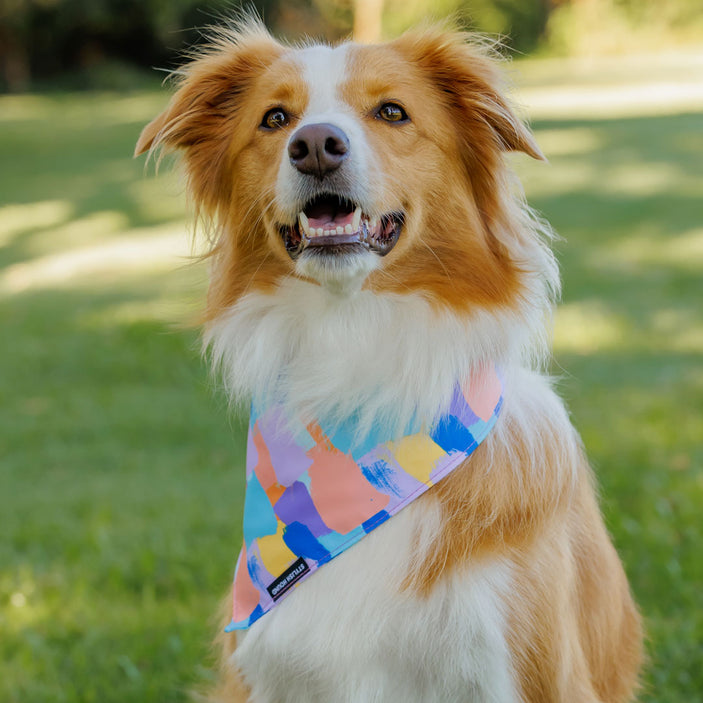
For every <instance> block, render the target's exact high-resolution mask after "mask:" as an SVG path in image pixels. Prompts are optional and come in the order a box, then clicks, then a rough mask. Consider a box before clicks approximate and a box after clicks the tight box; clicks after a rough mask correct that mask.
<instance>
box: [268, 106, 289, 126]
mask: <svg viewBox="0 0 703 703" xmlns="http://www.w3.org/2000/svg"><path fill="white" fill-rule="evenodd" d="M289 122H290V118H289V117H288V115H287V113H286V111H285V110H284V109H283V108H281V107H274V108H273V109H271V110H269V111H268V112H267V113H266V114H265V115H264V119H263V120H261V126H262V127H263V128H264V129H280V128H281V127H285V126H286V125H287V124H288V123H289Z"/></svg>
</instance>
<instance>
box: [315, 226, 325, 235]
mask: <svg viewBox="0 0 703 703" xmlns="http://www.w3.org/2000/svg"><path fill="white" fill-rule="evenodd" d="M324 233H325V230H324V229H323V228H322V227H318V228H317V229H316V230H315V234H316V235H317V236H318V237H321V236H322V235H323V234H324Z"/></svg>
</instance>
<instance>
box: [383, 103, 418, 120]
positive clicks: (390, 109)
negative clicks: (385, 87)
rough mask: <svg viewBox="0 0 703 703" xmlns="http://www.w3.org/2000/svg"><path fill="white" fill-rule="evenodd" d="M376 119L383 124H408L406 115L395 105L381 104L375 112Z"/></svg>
mask: <svg viewBox="0 0 703 703" xmlns="http://www.w3.org/2000/svg"><path fill="white" fill-rule="evenodd" d="M376 117H378V118H379V119H381V120H384V121H385V122H408V121H409V119H410V118H409V117H408V113H407V112H405V110H403V108H402V107H401V106H400V105H396V104H395V103H383V105H381V107H379V108H378V110H377V111H376Z"/></svg>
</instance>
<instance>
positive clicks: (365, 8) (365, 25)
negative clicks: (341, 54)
mask: <svg viewBox="0 0 703 703" xmlns="http://www.w3.org/2000/svg"><path fill="white" fill-rule="evenodd" d="M382 17H383V0H354V39H355V40H356V41H359V42H364V43H366V44H369V43H371V42H377V41H379V40H380V38H381V18H382Z"/></svg>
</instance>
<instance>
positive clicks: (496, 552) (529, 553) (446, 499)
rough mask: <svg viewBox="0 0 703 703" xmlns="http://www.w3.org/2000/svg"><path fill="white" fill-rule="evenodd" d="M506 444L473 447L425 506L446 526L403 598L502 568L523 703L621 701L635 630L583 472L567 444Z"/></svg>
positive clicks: (635, 665) (636, 653)
mask: <svg viewBox="0 0 703 703" xmlns="http://www.w3.org/2000/svg"><path fill="white" fill-rule="evenodd" d="M510 434H511V436H510V437H509V439H508V441H509V442H510V451H508V450H506V445H505V444H502V445H498V446H496V447H491V446H490V444H489V443H485V444H483V445H481V446H480V447H479V448H478V449H477V450H476V451H475V452H474V454H473V455H472V456H471V458H470V459H469V460H468V461H467V463H466V465H465V466H464V467H462V468H460V469H458V470H456V471H454V472H453V473H452V474H450V475H449V476H448V477H447V478H446V479H444V480H443V481H442V482H441V483H439V484H438V485H437V486H436V488H435V489H434V490H433V491H432V492H430V493H428V494H427V495H426V496H424V497H423V500H425V501H428V502H429V501H438V502H439V503H440V505H441V507H442V512H443V525H442V530H441V531H440V534H439V536H438V538H437V540H436V543H435V545H433V547H434V548H433V552H432V554H431V558H430V559H427V558H425V559H424V561H423V562H422V565H421V567H420V568H419V569H418V570H417V571H416V572H415V573H414V574H413V576H412V577H411V578H410V579H409V581H408V582H407V583H406V587H407V588H411V589H416V590H417V591H418V592H419V593H421V594H427V593H429V592H430V591H431V589H432V588H433V587H434V586H435V585H436V584H437V583H438V582H439V581H440V580H442V579H443V578H445V577H446V576H447V575H448V574H451V573H453V572H455V571H456V570H457V569H461V568H462V567H463V566H464V565H466V564H469V563H470V564H472V565H478V564H480V562H481V560H489V561H490V560H495V559H496V558H501V557H503V558H505V559H506V560H507V561H509V563H511V564H513V565H515V567H516V568H515V573H514V578H515V584H516V586H515V591H514V592H511V594H510V599H509V601H508V602H507V607H508V619H509V622H510V635H509V643H510V648H511V650H512V652H513V657H514V659H515V661H516V662H517V671H518V674H519V675H518V680H519V681H520V682H521V687H522V693H523V696H524V703H558V702H559V703H566V702H567V701H579V703H580V702H582V701H583V702H584V703H586V702H590V703H596V702H597V701H602V702H605V703H621V702H625V701H629V700H630V699H631V697H632V693H633V690H634V689H635V688H636V684H637V672H638V670H639V667H640V664H641V639H642V633H641V626H640V620H639V616H638V614H637V611H636V609H635V606H634V604H633V602H632V598H631V596H630V592H629V587H628V584H627V580H626V578H625V574H624V572H623V570H622V566H621V565H620V561H619V559H618V557H617V554H616V553H615V550H614V549H613V547H612V545H611V543H610V540H609V538H608V535H607V533H606V531H605V529H604V527H603V524H602V520H601V517H600V513H599V510H598V506H597V503H596V500H595V497H594V490H593V486H592V475H591V471H590V468H589V467H588V464H587V462H586V460H585V458H584V457H583V455H582V453H581V450H580V447H579V446H578V445H577V444H576V438H575V436H574V435H570V436H568V437H559V436H556V435H555V434H554V432H553V431H551V430H550V428H549V427H548V426H547V427H545V432H544V436H543V437H542V438H541V439H540V442H539V448H540V450H541V452H540V453H539V454H538V455H537V456H536V457H535V456H534V455H533V453H532V451H531V447H530V448H528V446H527V444H528V443H527V441H526V438H525V437H521V436H520V430H519V429H516V430H513V431H512V432H511V433H510ZM533 442H534V440H533V441H532V442H531V443H530V444H531V445H533ZM565 443H568V444H567V446H563V445H564V444H565ZM560 445H561V446H560ZM569 445H570V446H569ZM536 460H537V461H538V462H539V465H535V461H536ZM565 461H571V462H575V464H576V471H575V473H572V469H573V467H572V466H565V465H564V462H565ZM565 469H566V471H565ZM572 476H573V480H572V478H571V477H572ZM423 556H424V555H423Z"/></svg>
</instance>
